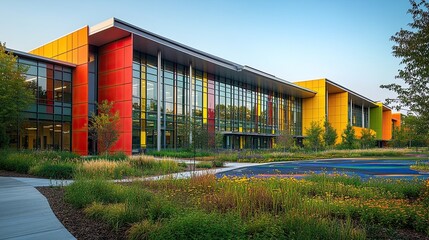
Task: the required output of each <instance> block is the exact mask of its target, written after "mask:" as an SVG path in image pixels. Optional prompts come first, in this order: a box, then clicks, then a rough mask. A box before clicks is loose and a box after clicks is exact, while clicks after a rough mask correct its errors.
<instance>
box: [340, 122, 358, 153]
mask: <svg viewBox="0 0 429 240" xmlns="http://www.w3.org/2000/svg"><path fill="white" fill-rule="evenodd" d="M341 138H342V140H343V141H342V143H341V147H342V148H345V149H354V148H356V143H357V139H356V135H355V130H354V128H353V127H352V125H350V124H348V125H347V127H346V129H344V132H343V134H342V135H341Z"/></svg>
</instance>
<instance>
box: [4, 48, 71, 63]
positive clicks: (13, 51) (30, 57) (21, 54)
mask: <svg viewBox="0 0 429 240" xmlns="http://www.w3.org/2000/svg"><path fill="white" fill-rule="evenodd" d="M6 51H7V52H12V53H13V54H14V55H16V56H18V57H25V58H28V59H32V60H37V61H43V62H48V63H53V64H59V65H63V66H68V67H73V68H75V67H76V65H75V64H73V63H69V62H64V61H59V60H55V59H52V58H46V57H41V56H39V55H34V54H31V53H26V52H22V51H18V50H15V49H10V48H6Z"/></svg>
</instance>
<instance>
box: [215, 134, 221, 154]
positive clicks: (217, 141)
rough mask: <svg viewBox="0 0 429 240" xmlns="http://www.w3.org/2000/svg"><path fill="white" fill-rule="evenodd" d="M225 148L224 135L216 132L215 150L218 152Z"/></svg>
mask: <svg viewBox="0 0 429 240" xmlns="http://www.w3.org/2000/svg"><path fill="white" fill-rule="evenodd" d="M222 147H223V134H222V133H220V132H218V131H216V132H215V148H216V150H218V149H222Z"/></svg>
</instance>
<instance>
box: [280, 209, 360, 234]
mask: <svg viewBox="0 0 429 240" xmlns="http://www.w3.org/2000/svg"><path fill="white" fill-rule="evenodd" d="M281 225H282V227H283V230H284V233H285V235H284V236H283V238H284V239H366V234H365V232H364V231H363V230H361V229H357V228H354V227H353V224H352V223H351V222H350V221H346V222H340V221H335V220H330V219H325V218H318V217H313V216H311V215H303V214H302V213H290V214H287V215H284V216H283V217H282V218H281Z"/></svg>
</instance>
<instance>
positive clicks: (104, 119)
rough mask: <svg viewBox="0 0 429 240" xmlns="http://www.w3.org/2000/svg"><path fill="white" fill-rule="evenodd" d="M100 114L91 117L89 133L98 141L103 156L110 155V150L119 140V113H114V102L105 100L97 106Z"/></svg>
mask: <svg viewBox="0 0 429 240" xmlns="http://www.w3.org/2000/svg"><path fill="white" fill-rule="evenodd" d="M97 109H98V114H95V113H94V112H93V113H92V115H91V118H90V123H89V126H88V131H89V132H90V133H91V135H92V137H93V138H94V139H97V142H98V149H99V151H100V153H101V154H106V155H107V154H108V152H109V150H110V148H111V147H112V146H113V144H115V143H116V141H117V140H118V138H119V132H118V123H119V112H118V111H116V112H115V113H113V102H109V101H107V100H103V101H102V102H101V103H98V104H97Z"/></svg>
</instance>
